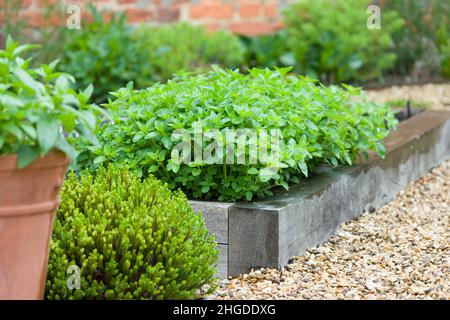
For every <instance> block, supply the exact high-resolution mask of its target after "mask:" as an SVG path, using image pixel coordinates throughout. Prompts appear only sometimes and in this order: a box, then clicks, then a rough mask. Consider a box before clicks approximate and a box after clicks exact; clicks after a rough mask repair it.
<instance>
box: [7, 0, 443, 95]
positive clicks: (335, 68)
mask: <svg viewBox="0 0 450 320" xmlns="http://www.w3.org/2000/svg"><path fill="white" fill-rule="evenodd" d="M372 2H374V3H378V2H379V5H380V6H381V29H369V28H368V27H367V20H368V17H369V16H370V14H371V13H370V12H368V11H367V8H368V5H369V4H370V3H371V2H370V1H368V0H352V1H346V0H335V1H330V0H302V1H300V2H298V3H296V4H292V5H291V6H290V7H288V8H287V9H286V10H285V11H284V13H283V20H284V23H285V25H286V28H285V29H283V30H282V31H280V32H278V33H275V34H269V35H264V36H259V37H238V36H236V35H232V34H230V33H228V32H225V31H220V32H216V33H207V32H206V31H205V30H203V29H202V27H194V26H190V25H187V24H173V25H164V26H153V27H151V26H141V27H138V28H133V27H130V26H129V25H127V22H126V20H125V18H124V17H123V16H113V17H112V19H111V20H110V21H108V22H106V21H104V20H103V19H102V15H101V14H99V13H98V12H97V11H96V10H95V8H94V7H93V6H92V7H91V9H92V15H93V17H94V19H93V21H91V22H89V23H88V22H86V21H85V22H84V25H83V27H82V29H81V30H67V28H51V29H50V30H44V31H43V32H41V39H40V41H41V42H42V43H43V45H44V50H42V51H41V52H43V53H44V54H41V56H39V57H37V58H38V59H37V60H38V61H40V62H49V61H50V60H52V59H55V58H59V59H61V63H60V68H61V70H63V71H66V72H69V73H72V74H74V75H75V76H76V78H77V80H78V83H79V84H80V86H83V87H84V86H86V85H87V84H88V83H91V82H93V83H94V87H95V92H94V98H95V100H96V102H99V103H101V102H105V101H106V100H107V97H108V92H110V91H113V90H115V89H117V88H119V87H122V86H125V85H126V84H127V83H128V82H129V81H133V82H134V86H135V87H136V88H143V87H147V86H149V85H151V84H152V83H154V82H156V81H166V80H168V79H170V78H171V77H172V76H173V74H174V73H176V72H179V71H182V70H188V71H198V70H201V71H204V70H205V69H206V68H208V67H209V66H210V65H211V64H219V65H222V66H224V67H230V68H236V67H239V68H241V70H243V71H245V70H246V69H248V68H251V67H275V66H278V67H281V66H291V67H292V68H293V71H294V72H297V73H301V74H308V75H310V76H312V77H314V78H318V79H320V80H321V81H322V82H324V83H342V82H345V83H351V84H358V85H360V84H364V83H367V82H368V81H383V79H384V78H386V77H390V76H399V77H406V76H409V77H413V78H422V79H423V78H427V77H434V76H438V75H442V76H446V77H450V25H449V21H448V20H449V17H450V3H449V2H448V1H447V0H404V1H396V0H384V1H372ZM19 29H20V25H18V24H15V25H13V26H11V25H8V23H5V25H4V26H3V32H4V33H5V32H15V33H19V32H20V31H19ZM15 36H16V38H20V37H18V36H17V34H16V35H15Z"/></svg>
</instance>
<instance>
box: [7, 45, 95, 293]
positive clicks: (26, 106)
mask: <svg viewBox="0 0 450 320" xmlns="http://www.w3.org/2000/svg"><path fill="white" fill-rule="evenodd" d="M5 47H6V49H5V50H0V299H42V298H43V295H44V285H45V277H46V272H47V259H48V250H49V241H50V239H51V233H52V228H53V220H54V216H55V211H56V209H57V207H58V204H59V190H60V187H61V184H62V182H63V179H64V176H65V173H66V170H67V166H68V164H69V162H70V160H69V158H74V156H75V155H76V151H75V149H74V148H73V147H72V146H71V144H70V143H69V141H70V138H71V137H72V136H73V135H83V136H85V137H87V138H89V139H90V140H91V141H93V139H94V135H93V131H94V130H95V128H96V125H97V120H96V110H99V109H100V108H99V107H97V106H95V105H89V104H88V100H89V97H90V95H91V93H92V86H89V87H88V88H86V90H84V91H83V92H76V91H74V90H73V89H72V88H71V87H70V85H71V82H74V79H73V77H72V76H71V75H68V74H64V73H60V72H57V71H55V67H56V64H57V61H55V62H52V63H50V64H48V65H41V66H39V67H37V68H32V67H31V59H28V60H24V59H23V58H21V57H20V55H21V54H22V53H23V52H24V51H26V50H28V49H30V48H32V47H34V46H32V45H20V44H19V43H17V42H15V41H13V40H12V38H11V37H8V39H7V41H6V46H5Z"/></svg>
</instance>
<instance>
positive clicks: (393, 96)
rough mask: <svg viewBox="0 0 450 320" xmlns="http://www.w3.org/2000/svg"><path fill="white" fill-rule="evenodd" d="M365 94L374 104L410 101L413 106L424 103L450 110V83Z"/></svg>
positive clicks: (410, 86)
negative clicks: (416, 103)
mask: <svg viewBox="0 0 450 320" xmlns="http://www.w3.org/2000/svg"><path fill="white" fill-rule="evenodd" d="M366 92H367V96H368V97H369V99H371V100H373V101H375V102H386V101H395V100H412V101H413V105H414V102H426V104H427V105H429V107H431V108H433V109H442V108H450V83H448V84H425V85H406V86H393V87H389V88H386V89H382V90H368V91H366Z"/></svg>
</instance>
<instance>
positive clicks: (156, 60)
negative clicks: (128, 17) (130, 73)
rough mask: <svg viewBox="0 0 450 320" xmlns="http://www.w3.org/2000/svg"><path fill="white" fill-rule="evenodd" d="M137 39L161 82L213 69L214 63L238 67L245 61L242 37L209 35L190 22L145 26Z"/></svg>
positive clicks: (216, 33)
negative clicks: (175, 74) (181, 74)
mask: <svg viewBox="0 0 450 320" xmlns="http://www.w3.org/2000/svg"><path fill="white" fill-rule="evenodd" d="M134 40H135V41H136V43H137V44H138V46H139V48H140V50H142V51H144V52H146V53H147V56H148V59H150V61H151V62H152V64H153V66H154V68H155V77H157V78H158V80H167V79H169V78H170V77H172V75H173V74H174V73H177V72H179V71H181V70H196V69H205V68H206V67H208V68H209V66H210V65H211V64H218V65H222V66H227V67H237V66H239V65H240V64H241V63H242V61H243V58H244V48H243V46H242V45H241V43H240V42H239V38H238V37H236V36H234V35H232V34H230V33H228V32H225V31H218V32H214V33H207V32H206V31H205V30H204V28H203V27H199V26H192V25H189V24H187V23H179V24H172V25H161V26H157V27H148V26H143V27H141V28H139V29H138V30H137V31H136V33H135V36H134Z"/></svg>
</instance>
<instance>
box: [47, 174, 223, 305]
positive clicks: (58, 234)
mask: <svg viewBox="0 0 450 320" xmlns="http://www.w3.org/2000/svg"><path fill="white" fill-rule="evenodd" d="M61 200H62V201H61V206H60V208H59V210H58V213H57V219H56V222H55V230H54V233H53V238H52V243H51V250H50V258H49V266H48V278H47V288H46V291H47V292H46V296H47V298H48V299H185V298H195V297H196V296H197V294H198V293H197V292H198V289H199V288H200V287H201V286H202V285H204V284H212V282H213V281H214V278H213V276H214V274H215V267H214V265H215V263H216V261H217V251H216V250H215V243H214V241H213V238H212V237H211V236H210V235H209V234H208V231H207V230H206V228H205V226H204V224H203V220H202V217H201V215H197V214H195V213H194V212H193V211H192V208H191V207H190V206H189V204H188V203H187V200H186V197H185V196H184V195H183V194H182V193H181V192H174V193H172V192H171V191H170V190H169V189H168V188H167V186H165V185H163V184H162V183H161V182H159V181H158V180H156V179H155V178H153V177H149V178H148V179H146V180H143V181H141V180H140V179H139V178H137V177H136V176H134V175H132V174H131V173H129V172H128V171H126V170H123V169H119V168H114V167H109V168H108V169H103V168H101V169H100V170H99V171H98V172H97V174H96V176H95V178H94V177H93V176H91V175H90V174H84V175H82V176H81V179H79V178H78V177H77V176H76V175H75V174H73V173H71V174H69V177H68V179H66V181H65V183H64V187H63V190H62V193H61ZM71 265H76V266H78V267H79V268H80V269H81V273H80V274H81V282H80V285H81V288H80V289H73V290H71V289H68V288H67V279H68V277H69V276H70V274H67V269H68V267H69V266H71Z"/></svg>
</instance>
